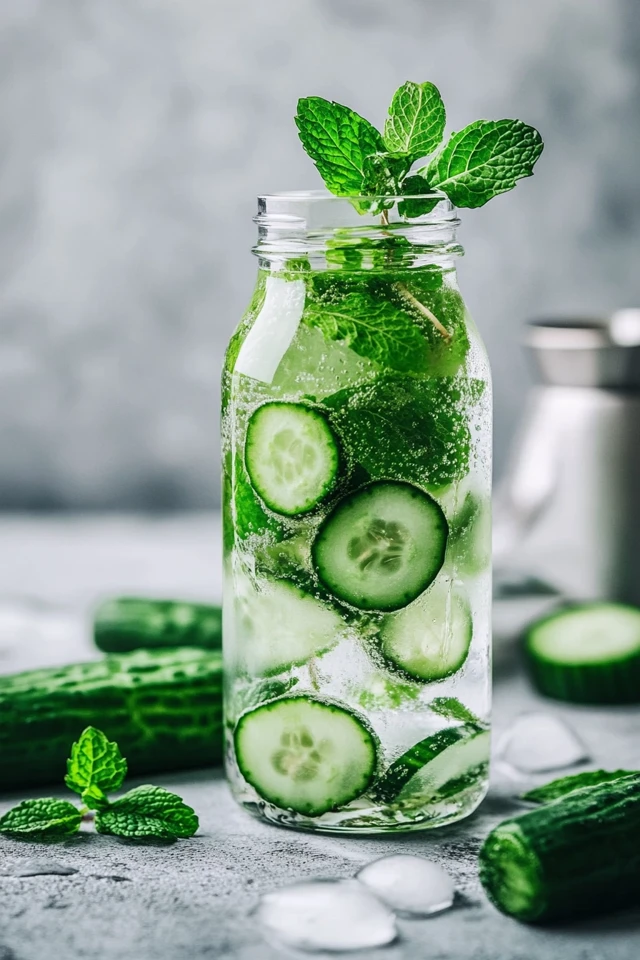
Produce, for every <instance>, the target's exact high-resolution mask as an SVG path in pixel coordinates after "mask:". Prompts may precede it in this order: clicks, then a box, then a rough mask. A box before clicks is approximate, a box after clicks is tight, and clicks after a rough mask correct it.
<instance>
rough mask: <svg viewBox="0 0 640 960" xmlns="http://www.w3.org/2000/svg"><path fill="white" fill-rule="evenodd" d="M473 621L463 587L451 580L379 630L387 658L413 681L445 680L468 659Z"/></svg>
mask: <svg viewBox="0 0 640 960" xmlns="http://www.w3.org/2000/svg"><path fill="white" fill-rule="evenodd" d="M472 636H473V621H472V618H471V608H470V607H469V601H468V600H467V597H466V594H465V592H464V590H463V589H462V588H461V587H459V586H458V585H457V584H454V583H452V581H451V580H443V581H442V582H437V583H434V584H433V586H432V587H430V589H429V590H428V591H427V593H425V594H424V596H422V597H420V599H419V600H416V602H415V603H412V604H411V606H410V607H406V608H405V609H404V610H401V611H400V612H399V613H395V614H393V615H392V616H390V617H385V619H384V621H383V624H382V627H381V629H380V639H381V650H382V653H383V655H384V657H385V658H386V659H387V660H388V661H390V662H391V663H392V664H393V665H394V666H396V667H399V668H400V669H401V670H402V671H403V672H404V673H406V674H407V675H408V676H410V677H411V678H412V679H413V680H423V681H429V680H443V679H444V678H445V677H450V676H451V674H453V673H456V671H458V670H459V669H460V667H461V666H462V665H463V663H464V662H465V660H466V659H467V654H468V653H469V647H470V645H471V638H472Z"/></svg>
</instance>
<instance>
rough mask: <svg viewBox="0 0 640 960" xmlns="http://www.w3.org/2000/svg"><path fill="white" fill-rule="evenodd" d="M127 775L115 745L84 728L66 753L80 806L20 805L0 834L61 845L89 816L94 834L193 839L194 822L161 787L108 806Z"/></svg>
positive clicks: (49, 801)
mask: <svg viewBox="0 0 640 960" xmlns="http://www.w3.org/2000/svg"><path fill="white" fill-rule="evenodd" d="M126 775H127V762H126V760H125V759H124V757H123V756H122V754H121V753H120V749H119V747H118V745H117V743H113V742H112V741H110V740H108V739H107V737H106V736H105V735H104V733H102V731H100V730H97V729H96V728H95V727H87V728H86V730H84V731H83V733H82V734H81V736H80V739H79V740H78V741H77V742H76V743H74V744H73V746H72V747H71V756H70V757H69V760H68V761H67V776H66V777H65V783H66V785H67V786H68V787H69V789H71V790H73V791H75V793H79V794H80V796H81V798H82V802H83V804H84V806H82V807H76V806H75V805H74V804H73V803H70V802H69V801H68V800H58V799H56V798H54V797H45V798H43V799H41V800H24V801H23V802H22V803H19V804H18V806H17V807H13V808H12V809H11V810H9V811H8V812H7V813H5V815H4V816H3V817H0V833H3V834H5V836H8V837H12V838H13V839H16V840H66V839H68V838H69V837H71V836H73V835H74V834H76V833H77V832H78V830H79V829H80V824H81V823H82V821H83V819H84V818H86V817H87V815H88V814H90V813H91V811H94V812H95V818H94V819H95V827H96V830H97V832H98V833H104V834H111V835H112V836H115V837H124V838H126V839H129V840H165V841H173V840H177V839H178V838H181V837H192V836H193V835H194V833H195V832H196V831H197V829H198V825H199V824H198V817H197V816H196V814H195V813H194V811H193V810H192V809H191V807H189V806H187V804H186V803H184V801H183V800H182V799H181V798H180V797H178V796H177V795H176V794H175V793H171V792H170V791H169V790H165V789H164V788H163V787H153V786H150V785H149V784H145V785H144V786H141V787H135V788H134V789H133V790H130V791H129V792H128V793H125V794H124V795H123V796H122V797H119V798H118V799H117V800H109V798H108V797H107V793H110V792H111V791H114V790H118V789H119V788H120V787H121V786H122V784H123V782H124V779H125V777H126Z"/></svg>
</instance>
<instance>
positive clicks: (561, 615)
mask: <svg viewBox="0 0 640 960" xmlns="http://www.w3.org/2000/svg"><path fill="white" fill-rule="evenodd" d="M525 648H526V651H527V655H528V659H529V665H530V670H531V674H532V677H533V680H534V682H535V684H536V686H537V687H538V689H539V690H540V691H541V692H542V693H545V694H547V696H550V697H555V698H556V699H558V700H568V701H569V702H573V703H611V704H615V703H638V702H640V610H637V609H636V608H635V607H628V606H625V605H624V604H619V603H590V604H584V605H582V606H576V607H572V608H569V609H565V610H561V611H559V612H557V613H554V614H551V615H550V616H548V617H545V619H543V620H540V621H538V623H535V624H534V625H533V626H531V627H530V628H529V630H528V632H527V634H526V637H525Z"/></svg>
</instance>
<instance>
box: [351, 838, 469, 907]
mask: <svg viewBox="0 0 640 960" xmlns="http://www.w3.org/2000/svg"><path fill="white" fill-rule="evenodd" d="M356 880H359V881H360V883H363V884H364V885H365V886H366V887H368V888H369V890H371V891H372V892H373V893H375V895H376V896H377V897H378V898H379V899H380V900H383V901H384V903H386V904H387V906H389V907H391V909H392V910H395V911H396V912H397V913H400V914H403V915H405V916H413V917H426V916H429V915H430V914H432V913H439V912H440V911H441V910H447V909H448V908H449V907H450V906H451V905H452V904H453V898H454V896H455V887H454V885H453V880H452V879H451V877H450V876H449V874H448V873H446V871H445V870H443V869H442V867H441V866H439V864H437V863H434V862H433V860H426V859H425V858H424V857H414V856H411V855H410V854H406V853H397V854H392V855H391V856H389V857H382V858H381V859H380V860H374V861H373V863H369V864H367V866H366V867H363V868H362V870H361V871H360V872H359V873H358V874H356Z"/></svg>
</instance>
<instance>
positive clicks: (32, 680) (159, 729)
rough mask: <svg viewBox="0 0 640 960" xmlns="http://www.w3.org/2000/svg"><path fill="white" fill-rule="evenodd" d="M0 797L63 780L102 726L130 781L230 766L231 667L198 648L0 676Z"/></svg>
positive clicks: (217, 655) (143, 652)
mask: <svg viewBox="0 0 640 960" xmlns="http://www.w3.org/2000/svg"><path fill="white" fill-rule="evenodd" d="M0 716H1V717H2V721H1V722H0V757H2V763H0V789H5V790H8V789H15V788H17V787H25V786H31V785H36V784H40V783H49V782H51V781H60V778H61V777H62V776H63V775H64V772H65V769H66V760H67V757H68V755H69V747H70V746H71V744H72V743H73V741H74V740H77V739H78V737H79V735H80V734H81V732H82V731H83V730H84V728H85V727H87V726H97V727H99V728H100V729H101V730H103V731H104V733H105V734H106V735H107V737H108V738H109V739H110V740H115V741H116V742H117V743H118V744H119V746H120V748H121V750H122V753H123V754H124V756H126V757H127V760H128V764H129V771H130V773H131V774H132V775H133V776H135V775H137V774H143V773H148V772H149V773H150V772H161V771H166V770H179V769H188V768H190V767H204V766H209V765H211V764H217V763H220V762H221V759H222V658H221V655H220V653H219V652H217V651H208V650H198V649H195V648H192V647H184V648H182V649H180V648H176V649H172V650H138V651H136V652H135V653H128V654H122V655H121V656H108V657H105V658H104V659H103V660H98V661H95V662H93V663H79V664H73V665H71V666H67V667H50V668H46V669H41V670H28V671H26V672H24V673H18V674H10V675H8V676H0Z"/></svg>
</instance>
